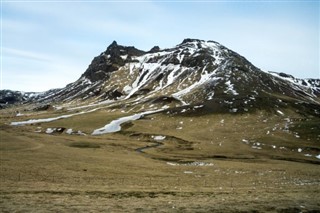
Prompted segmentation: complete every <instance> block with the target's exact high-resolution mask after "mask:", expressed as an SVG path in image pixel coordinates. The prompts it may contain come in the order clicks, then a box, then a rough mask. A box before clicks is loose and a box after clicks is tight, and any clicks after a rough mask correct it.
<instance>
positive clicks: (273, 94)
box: [1, 39, 320, 116]
mask: <svg viewBox="0 0 320 213" xmlns="http://www.w3.org/2000/svg"><path fill="white" fill-rule="evenodd" d="M1 94H3V91H2V93H1ZM7 94H8V93H7ZM7 96H8V95H2V96H1V100H2V102H7V101H5V98H3V97H7ZM17 97H19V98H15V100H18V101H27V102H28V101H37V102H42V103H51V102H70V101H71V102H72V101H76V102H77V101H81V102H90V103H99V102H102V101H106V100H109V101H117V102H119V104H122V105H123V104H125V105H126V106H129V105H137V104H149V105H157V106H158V107H164V106H165V107H168V108H175V107H185V106H193V105H199V104H201V105H202V107H201V109H199V111H201V110H202V111H203V112H234V113H236V112H247V111H252V110H255V109H257V108H258V109H267V110H273V111H275V110H276V108H279V107H292V108H294V109H295V110H296V111H301V110H302V111H304V112H303V113H311V114H313V115H317V116H318V115H319V113H320V110H319V103H320V79H297V78H294V77H293V76H291V75H287V74H284V73H276V72H265V71H262V70H260V69H259V68H257V67H256V66H254V65H253V64H251V63H250V62H249V61H248V60H247V59H246V58H244V57H243V56H241V55H239V54H238V53H236V52H234V51H232V50H230V49H228V48H226V47H225V46H223V45H221V44H219V43H217V42H215V41H204V40H199V39H184V40H183V42H182V43H180V44H178V45H176V46H175V47H173V48H168V49H160V48H159V47H158V46H155V47H153V48H152V49H151V50H149V51H142V50H139V49H136V48H135V47H133V46H129V47H127V46H122V45H119V44H117V42H115V41H114V42H113V43H112V44H111V45H110V46H109V47H108V48H107V49H106V51H104V52H102V53H101V54H100V55H99V56H97V57H95V58H94V59H93V60H92V62H91V64H90V65H89V67H88V68H87V70H86V71H85V72H84V73H83V74H82V76H81V77H80V78H79V79H78V80H77V81H75V82H73V83H71V84H68V85H67V86H66V87H65V88H62V89H55V90H51V91H47V92H45V93H41V94H40V93H21V95H20V96H19V95H18V96H17ZM9 99H10V98H9ZM13 102H14V101H13ZM306 111H307V112H306Z"/></svg>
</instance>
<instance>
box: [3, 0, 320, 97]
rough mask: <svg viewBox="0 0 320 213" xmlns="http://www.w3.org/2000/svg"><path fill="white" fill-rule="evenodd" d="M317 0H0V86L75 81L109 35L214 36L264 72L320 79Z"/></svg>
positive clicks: (134, 41) (127, 42) (147, 39)
mask: <svg viewBox="0 0 320 213" xmlns="http://www.w3.org/2000/svg"><path fill="white" fill-rule="evenodd" d="M319 2H320V1H318V0H301V1H298V0H291V1H290V0H282V1H280V0H279V1H277V0H268V1H263V0H262V1H252V0H241V1H240V0H229V1H227V0H212V1H209V0H199V1H191V0H184V1H183V0H179V1H178V0H176V1H169V0H154V1H144V0H139V1H134V0H131V1H129V0H126V1H122V0H118V1H107V0H92V1H89V0H88V1H86V0H73V1H72V0H69V1H66V0H56V1H50V0H42V1H40V0H32V1H28V0H24V1H22V0H20V1H14V0H1V57H0V58H1V82H0V83H1V88H0V89H11V90H19V91H26V92H27V91H28V92H29V91H34V92H41V91H46V90H49V89H52V88H62V87H64V86H66V85H67V84H68V83H71V82H74V81H76V80H77V79H78V78H79V77H80V76H81V74H82V73H84V72H85V70H86V69H87V68H88V66H89V64H90V63H91V61H92V59H93V58H94V57H95V56H97V55H99V54H100V53H101V52H103V51H105V50H106V48H107V47H108V46H109V45H110V44H111V43H112V42H113V41H114V40H115V41H117V43H118V44H121V45H124V46H135V47H136V48H138V49H141V50H146V51H147V50H150V49H151V48H152V47H153V46H155V45H158V46H160V48H171V47H174V46H175V45H177V44H179V43H181V42H182V40H183V39H184V38H197V39H203V40H214V41H217V42H219V43H220V44H222V45H224V46H226V47H227V48H229V49H231V50H234V51H236V52H237V53H239V54H240V55H242V56H244V57H245V58H247V59H248V60H249V61H250V62H251V63H253V64H254V65H255V66H257V67H259V68H260V69H262V70H265V71H276V72H284V73H287V74H291V75H293V76H295V77H298V78H320V71H319V70H320V67H319V61H320V56H319V52H320V46H319V45H320V36H319V31H320V20H319V19H320V17H319V13H320V3H319Z"/></svg>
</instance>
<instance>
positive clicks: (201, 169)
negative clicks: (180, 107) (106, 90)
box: [0, 108, 320, 212]
mask: <svg viewBox="0 0 320 213" xmlns="http://www.w3.org/2000/svg"><path fill="white" fill-rule="evenodd" d="M81 110H82V109H81ZM81 110H78V111H81ZM15 111H16V109H6V110H2V111H1V121H0V134H1V135H0V136H1V143H0V151H1V158H0V160H1V161H0V162H1V170H0V171H1V172H0V180H1V188H0V194H1V198H0V209H1V210H0V211H1V212H320V198H319V195H320V167H319V164H320V160H319V159H317V158H316V157H315V156H317V155H319V154H320V151H319V150H320V145H319V143H320V141H319V138H320V136H319V132H318V134H316V133H314V132H312V131H311V132H310V131H309V130H310V129H311V130H314V129H315V131H318V129H317V128H319V127H318V124H319V120H317V119H316V118H308V119H307V118H305V117H301V116H299V115H297V114H295V113H293V112H291V111H289V110H288V111H285V112H284V114H285V116H283V115H276V114H269V113H267V112H265V111H257V112H255V113H251V114H249V113H248V114H210V115H203V116H195V115H194V116H192V115H188V116H185V115H175V116H172V115H169V114H166V113H158V114H152V115H148V116H145V117H144V118H143V119H140V120H137V121H133V122H130V123H126V124H124V125H123V126H122V131H121V132H118V133H110V134H104V135H98V136H92V135H91V133H92V131H93V130H94V129H97V128H100V127H102V126H104V125H105V124H107V123H108V122H110V121H111V120H113V119H115V118H118V117H122V116H126V115H128V113H125V112H121V110H115V111H111V110H110V109H108V108H102V109H100V110H97V111H95V112H92V113H87V114H83V115H77V116H74V117H71V118H66V119H61V120H57V121H53V122H48V123H38V124H29V125H24V126H11V125H10V122H12V121H18V120H29V119H37V118H48V117H56V116H59V115H62V114H68V113H74V112H68V111H66V110H60V111H48V112H43V113H40V114H37V113H36V112H31V111H30V112H26V114H25V115H23V116H19V117H16V116H15V115H16V113H15ZM287 118H290V122H289V121H288V119H287ZM53 127H65V128H67V129H68V128H72V129H73V130H81V131H82V132H83V133H86V135H69V134H66V131H64V132H63V133H53V134H47V133H45V130H46V129H47V128H53ZM39 130H41V132H35V131H39ZM154 136H165V139H164V140H161V141H155V140H154V138H153V137H154ZM147 146H150V147H149V148H143V147H147ZM153 146H154V147H153ZM139 148H140V150H137V149H139ZM141 148H142V149H141Z"/></svg>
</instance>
